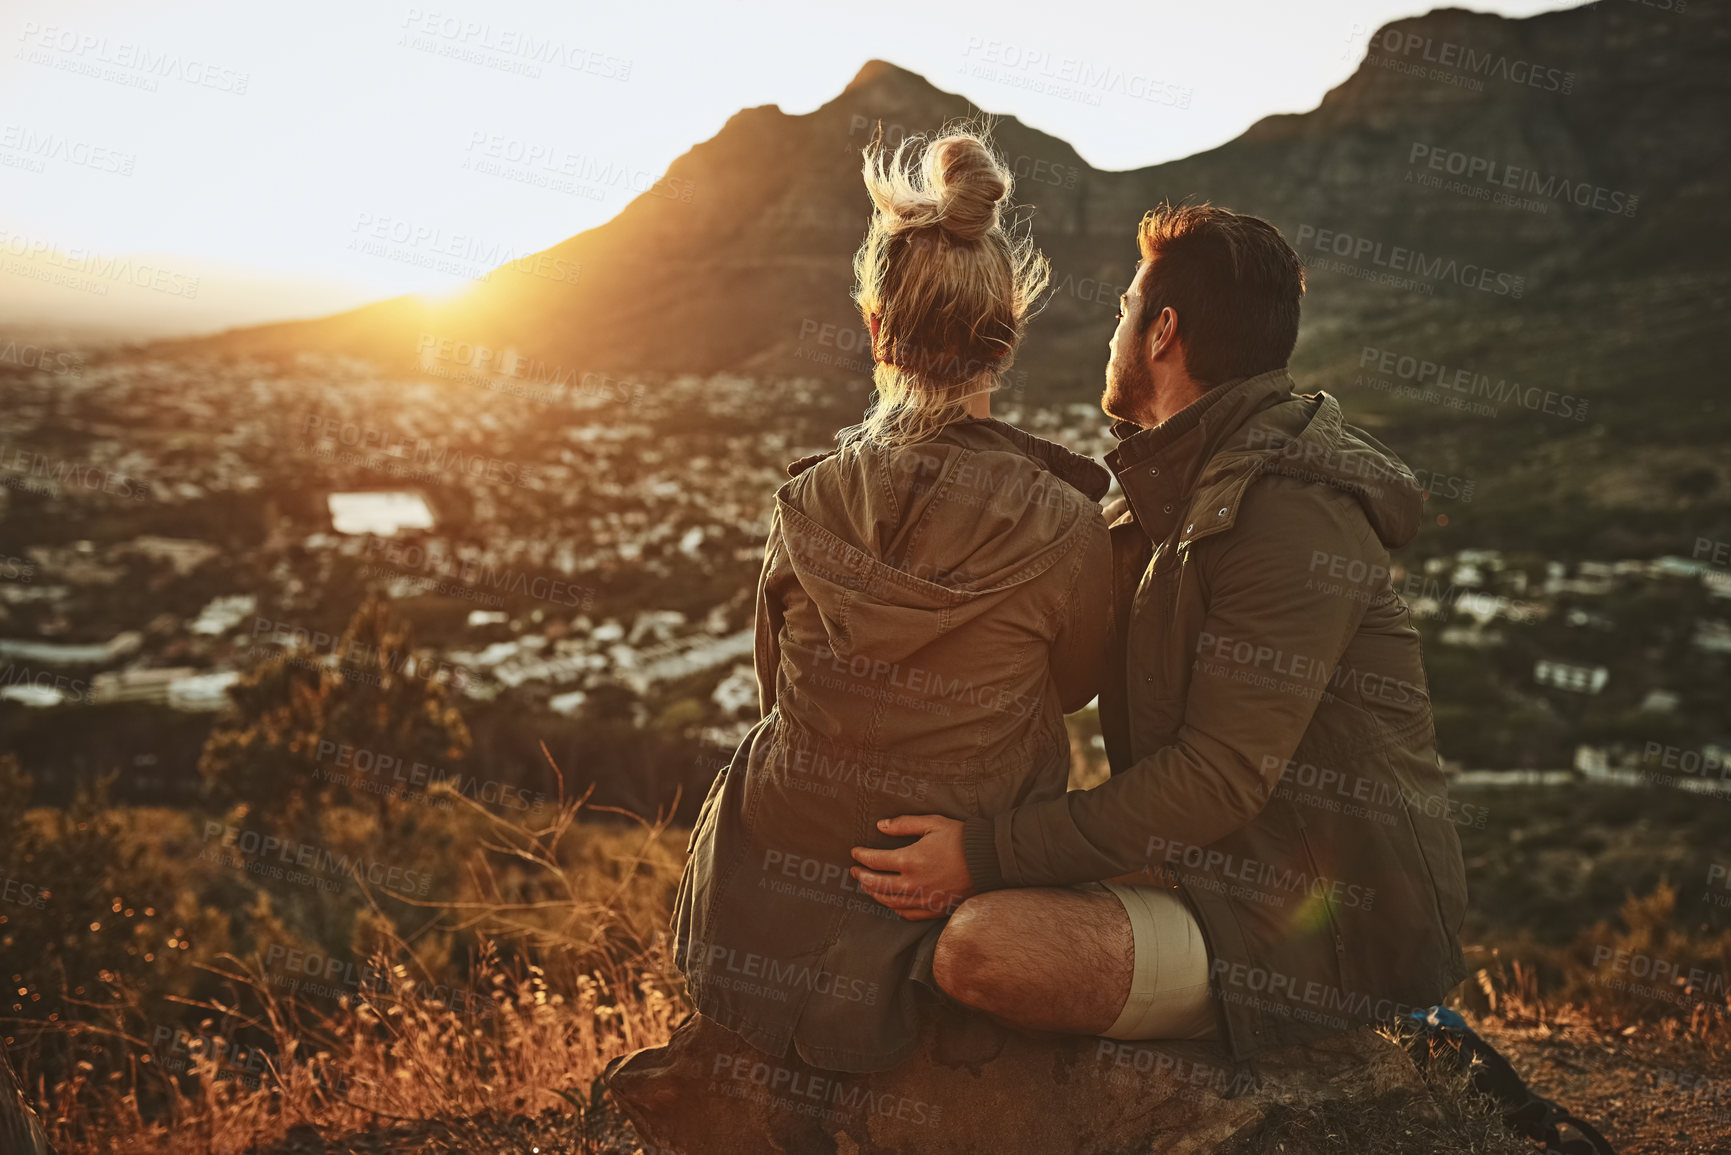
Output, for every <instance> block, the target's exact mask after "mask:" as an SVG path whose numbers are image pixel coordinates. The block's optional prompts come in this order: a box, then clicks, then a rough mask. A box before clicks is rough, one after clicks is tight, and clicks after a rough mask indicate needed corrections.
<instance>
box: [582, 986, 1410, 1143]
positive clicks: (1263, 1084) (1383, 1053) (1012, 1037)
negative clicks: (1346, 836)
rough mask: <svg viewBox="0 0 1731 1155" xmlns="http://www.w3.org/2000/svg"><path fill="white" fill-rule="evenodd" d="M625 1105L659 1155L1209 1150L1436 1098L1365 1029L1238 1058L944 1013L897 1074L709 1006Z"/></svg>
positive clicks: (632, 1063) (622, 1094) (1389, 1046)
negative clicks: (1312, 1116) (1307, 1118)
mask: <svg viewBox="0 0 1731 1155" xmlns="http://www.w3.org/2000/svg"><path fill="white" fill-rule="evenodd" d="M606 1080H607V1085H608V1089H609V1091H610V1092H611V1094H612V1095H613V1097H614V1101H615V1102H616V1103H617V1104H618V1105H619V1107H620V1109H621V1110H622V1111H623V1112H624V1113H625V1114H626V1116H627V1117H628V1118H629V1119H630V1120H631V1122H632V1124H633V1125H634V1126H635V1127H636V1128H637V1131H638V1133H639V1135H641V1136H642V1138H643V1139H644V1141H645V1147H646V1150H647V1151H649V1152H651V1153H652V1155H660V1153H669V1155H672V1153H677V1155H734V1153H739V1155H758V1153H762V1152H779V1153H785V1155H809V1153H813V1152H825V1153H827V1152H836V1153H838V1155H904V1153H905V1155H914V1153H921V1155H964V1153H976V1152H978V1153H987V1152H989V1153H991V1155H1020V1153H1022V1152H1027V1153H1029V1155H1052V1153H1053V1152H1063V1151H1078V1152H1083V1151H1085V1152H1112V1153H1121V1155H1197V1153H1201V1152H1210V1151H1217V1150H1221V1149H1222V1148H1223V1146H1226V1145H1229V1144H1234V1145H1235V1144H1236V1143H1237V1142H1242V1141H1245V1140H1246V1139H1248V1138H1250V1137H1252V1136H1254V1135H1256V1134H1257V1133H1258V1131H1259V1130H1260V1129H1261V1127H1262V1126H1263V1123H1264V1120H1265V1119H1266V1118H1267V1117H1268V1116H1269V1114H1270V1112H1271V1111H1275V1112H1276V1113H1279V1111H1281V1110H1283V1109H1284V1108H1287V1107H1295V1106H1299V1107H1305V1108H1310V1107H1314V1106H1315V1105H1317V1104H1318V1103H1324V1102H1327V1101H1331V1100H1332V1101H1341V1100H1346V1099H1352V1100H1355V1101H1361V1100H1365V1099H1367V1098H1377V1099H1378V1105H1379V1107H1382V1108H1387V1107H1388V1106H1389V1105H1390V1104H1396V1105H1398V1104H1403V1103H1405V1102H1406V1100H1407V1098H1408V1097H1410V1098H1411V1100H1412V1102H1411V1104H1410V1109H1411V1110H1412V1111H1413V1112H1414V1117H1415V1118H1416V1117H1418V1115H1419V1114H1423V1115H1425V1116H1427V1117H1428V1116H1433V1115H1434V1112H1435V1108H1434V1106H1433V1105H1432V1104H1431V1101H1430V1099H1429V1097H1428V1092H1427V1089H1426V1086H1425V1083H1424V1081H1423V1078H1422V1077H1421V1076H1420V1074H1419V1072H1418V1070H1417V1069H1416V1068H1415V1067H1414V1066H1413V1064H1412V1061H1411V1060H1410V1059H1409V1058H1408V1057H1407V1053H1406V1051H1405V1050H1404V1049H1403V1048H1402V1047H1400V1046H1399V1045H1398V1044H1396V1043H1393V1042H1391V1041H1389V1040H1388V1039H1386V1038H1384V1037H1382V1036H1381V1035H1379V1034H1377V1033H1376V1032H1375V1031H1374V1030H1372V1029H1370V1028H1362V1029H1360V1030H1358V1031H1355V1032H1353V1033H1351V1034H1346V1035H1341V1036H1337V1037H1335V1038H1332V1039H1329V1040H1326V1041H1324V1042H1321V1043H1317V1044H1313V1045H1309V1046H1304V1047H1293V1048H1289V1049H1287V1050H1283V1051H1275V1052H1270V1053H1268V1054H1267V1055H1265V1056H1258V1057H1257V1058H1256V1060H1255V1061H1254V1062H1253V1063H1251V1064H1247V1065H1244V1066H1235V1065H1234V1064H1232V1063H1231V1062H1229V1061H1227V1060H1225V1059H1223V1058H1221V1057H1220V1056H1219V1055H1218V1054H1217V1053H1215V1052H1214V1051H1213V1050H1212V1049H1211V1048H1210V1046H1209V1045H1207V1044H1202V1043H1167V1042H1159V1043H1155V1042H1141V1043H1123V1042H1117V1041H1115V1040H1111V1039H1095V1038H1076V1037H1034V1036H1029V1035H1024V1034H1021V1033H1018V1032H1011V1031H1007V1030H1003V1029H1000V1028H997V1027H995V1026H991V1025H990V1024H986V1023H983V1022H981V1021H979V1020H973V1021H972V1022H965V1021H963V1020H961V1019H960V1018H959V1017H951V1018H948V1019H936V1020H934V1021H932V1022H928V1024H927V1027H926V1030H925V1032H924V1034H923V1035H922V1037H921V1041H920V1048H919V1050H918V1051H917V1052H916V1053H915V1055H914V1057H913V1058H912V1059H910V1060H908V1061H907V1062H906V1063H904V1064H902V1065H901V1066H899V1067H897V1068H895V1069H894V1070H890V1071H882V1072H877V1073H873V1074H866V1075H845V1074H837V1073H835V1072H828V1071H821V1070H818V1069H816V1068H813V1067H811V1066H809V1065H807V1064H806V1063H804V1062H802V1061H801V1060H800V1059H799V1058H798V1056H797V1055H794V1054H792V1053H791V1052H790V1053H789V1056H788V1057H787V1058H785V1059H773V1058H770V1057H769V1056H767V1055H765V1054H763V1053H761V1052H759V1051H756V1050H754V1049H752V1048H751V1047H750V1046H749V1045H748V1044H747V1043H745V1042H744V1041H743V1040H741V1039H740V1038H739V1037H738V1036H737V1035H735V1034H733V1033H732V1032H731V1031H729V1030H727V1029H726V1028H724V1027H721V1026H720V1025H718V1024H716V1023H715V1022H713V1021H712V1020H709V1019H706V1018H704V1017H702V1016H701V1015H691V1016H689V1017H688V1018H687V1019H686V1020H685V1021H684V1022H683V1023H681V1024H680V1025H679V1027H678V1028H677V1029H675V1031H674V1032H673V1036H672V1038H671V1039H670V1040H669V1041H668V1043H667V1045H666V1046H661V1047H649V1048H646V1049H644V1050H640V1051H636V1052H633V1053H632V1054H630V1055H626V1056H622V1057H620V1058H616V1059H614V1060H613V1061H612V1062H611V1063H609V1064H608V1069H607V1074H606Z"/></svg>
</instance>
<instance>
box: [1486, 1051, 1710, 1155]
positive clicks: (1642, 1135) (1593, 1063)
mask: <svg viewBox="0 0 1731 1155" xmlns="http://www.w3.org/2000/svg"><path fill="white" fill-rule="evenodd" d="M1474 1026H1475V1028H1476V1029H1477V1030H1478V1032H1479V1033H1480V1034H1481V1035H1483V1036H1484V1037H1485V1038H1486V1039H1488V1040H1489V1041H1490V1043H1491V1045H1492V1046H1494V1047H1496V1049H1497V1050H1499V1051H1501V1052H1502V1053H1503V1055H1504V1056H1505V1057H1507V1059H1508V1060H1509V1062H1510V1063H1512V1064H1513V1065H1514V1068H1515V1070H1517V1071H1519V1072H1520V1074H1521V1076H1522V1077H1523V1078H1525V1079H1526V1081H1527V1085H1528V1086H1530V1087H1531V1088H1533V1090H1534V1091H1535V1092H1537V1093H1538V1094H1540V1095H1543V1096H1544V1097H1545V1098H1547V1099H1554V1100H1556V1101H1557V1102H1559V1103H1561V1104H1562V1105H1563V1106H1564V1107H1567V1108H1568V1109H1569V1110H1571V1111H1573V1112H1574V1113H1575V1114H1577V1115H1579V1116H1580V1117H1581V1118H1583V1119H1585V1120H1586V1121H1587V1122H1589V1123H1591V1124H1593V1125H1594V1126H1595V1127H1597V1128H1598V1129H1599V1130H1600V1131H1601V1132H1602V1133H1603V1134H1604V1136H1605V1138H1606V1139H1609V1140H1610V1141H1611V1143H1612V1145H1613V1146H1615V1147H1616V1149H1617V1150H1618V1151H1619V1152H1621V1153H1622V1155H1658V1153H1659V1152H1665V1153H1667V1155H1669V1153H1673V1152H1690V1153H1696V1152H1699V1153H1701V1155H1726V1153H1728V1152H1731V1050H1728V1049H1727V1048H1726V1046H1725V1045H1724V1044H1722V1043H1721V1044H1719V1045H1717V1046H1712V1047H1710V1046H1709V1045H1708V1044H1706V1043H1703V1042H1701V1041H1700V1040H1698V1039H1690V1038H1687V1037H1684V1036H1683V1034H1682V1032H1681V1031H1680V1030H1678V1029H1677V1028H1675V1027H1670V1028H1667V1027H1663V1026H1658V1027H1656V1026H1651V1025H1640V1026H1634V1027H1626V1028H1624V1029H1623V1031H1616V1030H1607V1029H1605V1028H1601V1027H1595V1026H1593V1025H1591V1024H1588V1023H1585V1022H1567V1021H1565V1022H1561V1023H1552V1024H1548V1025H1537V1026H1536V1025H1533V1024H1510V1023H1505V1022H1502V1021H1501V1020H1499V1019H1480V1020H1478V1021H1477V1022H1475V1023H1474ZM1625 1032H1626V1033H1625Z"/></svg>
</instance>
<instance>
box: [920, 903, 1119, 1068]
mask: <svg viewBox="0 0 1731 1155" xmlns="http://www.w3.org/2000/svg"><path fill="white" fill-rule="evenodd" d="M1135 959H1136V946H1135V940H1134V939H1133V938H1132V937H1131V933H1130V916H1129V915H1128V914H1126V913H1125V912H1124V905H1123V903H1121V902H1119V901H1118V899H1117V897H1116V896H1115V895H1112V894H1110V893H1108V892H1106V891H1103V890H1072V889H1044V888H1038V889H1034V888H1031V889H1026V890H991V891H987V892H986V893H985V894H977V895H975V896H974V897H972V898H970V899H968V900H966V901H965V902H963V903H962V904H961V905H960V906H958V907H957V908H956V911H955V913H954V914H952V915H951V916H950V921H949V923H948V925H946V926H945V927H944V930H943V933H942V934H940V935H939V936H938V947H937V954H936V955H935V956H934V957H933V959H932V971H933V977H935V978H936V979H937V982H938V985H939V986H940V987H942V988H943V989H944V991H945V992H946V993H947V994H948V995H949V996H950V997H951V998H953V999H955V1000H956V1001H957V1002H960V1003H965V1004H967V1005H968V1006H970V1007H973V1008H975V1009H976V1010H981V1011H985V1012H986V1013H987V1014H990V1015H993V1016H995V1017H996V1018H999V1019H1002V1020H1004V1021H1005V1022H1008V1023H1011V1024H1013V1025H1015V1026H1018V1027H1023V1028H1025V1029H1028V1030H1035V1031H1056V1032H1061V1033H1064V1034H1076V1035H1097V1034H1100V1033H1101V1032H1103V1031H1105V1030H1107V1029H1108V1028H1110V1027H1111V1026H1112V1024H1113V1023H1114V1022H1116V1021H1117V1019H1118V1014H1119V1012H1121V1011H1122V1010H1123V1009H1124V1003H1125V1001H1126V1000H1127V999H1128V998H1129V997H1130V979H1131V976H1132V975H1133V973H1134V970H1135Z"/></svg>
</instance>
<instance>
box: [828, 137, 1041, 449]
mask: <svg viewBox="0 0 1731 1155" xmlns="http://www.w3.org/2000/svg"><path fill="white" fill-rule="evenodd" d="M864 156H865V164H864V166H863V168H862V170H861V175H862V176H863V177H864V179H865V187H866V192H867V194H868V195H869V196H870V197H871V202H872V207H873V212H872V219H871V224H870V227H869V228H868V229H867V230H866V236H865V240H864V241H863V242H862V243H861V245H860V248H859V251H858V252H857V253H855V254H854V293H853V297H854V301H855V302H856V303H857V304H858V305H859V307H860V315H861V318H862V319H863V320H865V321H866V323H867V325H868V326H872V327H874V330H875V332H876V336H875V337H874V339H873V344H872V352H873V359H874V361H875V362H876V365H875V368H874V369H873V371H872V378H873V381H874V383H875V384H876V385H877V398H876V400H875V401H874V402H873V406H872V410H871V412H870V413H868V414H867V416H866V419H865V421H863V422H862V423H861V424H860V425H858V426H855V427H853V428H852V429H850V430H846V431H844V433H845V434H846V435H847V437H848V438H850V439H854V438H857V439H864V440H868V441H873V442H877V443H879V444H893V443H907V442H911V441H919V440H923V439H925V438H927V437H929V436H931V435H932V434H933V433H934V432H935V431H936V430H937V429H939V428H941V427H942V426H943V425H945V424H948V423H949V422H950V421H953V420H956V419H958V418H960V417H962V416H965V415H966V411H967V407H968V398H969V397H970V396H972V395H974V394H977V393H981V392H990V391H991V390H993V389H995V388H996V387H997V385H998V383H999V381H1000V380H1001V379H1002V377H1003V374H1004V372H1005V371H1006V370H1007V369H1008V368H1009V367H1010V365H1011V363H1012V362H1013V361H1014V358H1015V349H1016V346H1017V345H1018V344H1019V343H1020V341H1021V336H1022V331H1023V327H1024V326H1025V325H1026V323H1027V320H1028V318H1029V316H1030V315H1031V314H1032V312H1033V308H1034V305H1035V302H1036V300H1037V298H1038V297H1039V295H1040V293H1041V292H1042V291H1043V290H1044V289H1045V287H1046V283H1047V280H1048V277H1049V275H1050V265H1049V264H1048V262H1047V261H1046V258H1045V257H1043V256H1041V255H1040V253H1039V252H1038V250H1036V249H1035V248H1034V245H1033V242H1032V241H1031V240H1030V239H1029V238H1028V236H1027V230H1026V228H1025V227H1023V226H1022V225H1016V226H1013V227H1012V226H1009V225H1007V224H1006V217H1007V216H1008V215H1009V213H1010V209H1009V201H1010V194H1011V191H1012V190H1013V188H1014V186H1015V181H1014V179H1013V178H1012V177H1011V175H1010V170H1009V168H1008V166H1006V165H1005V164H1004V162H1003V160H1002V159H1001V158H1000V157H999V156H998V155H997V153H996V152H995V151H993V149H992V146H991V144H990V142H989V140H988V138H987V133H986V129H985V128H984V127H983V126H978V125H975V124H972V123H965V122H964V123H956V124H951V125H948V126H946V127H945V128H944V130H943V131H942V132H940V133H939V134H938V136H937V137H936V138H935V139H933V140H930V141H927V140H926V139H924V138H922V137H918V136H913V137H907V138H904V139H903V140H902V141H901V142H900V143H898V144H897V145H896V147H895V149H894V150H893V151H890V150H887V149H886V148H885V146H884V145H883V143H882V142H881V140H879V141H873V142H872V144H871V146H870V147H868V148H867V149H866V150H865V154H864Z"/></svg>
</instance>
